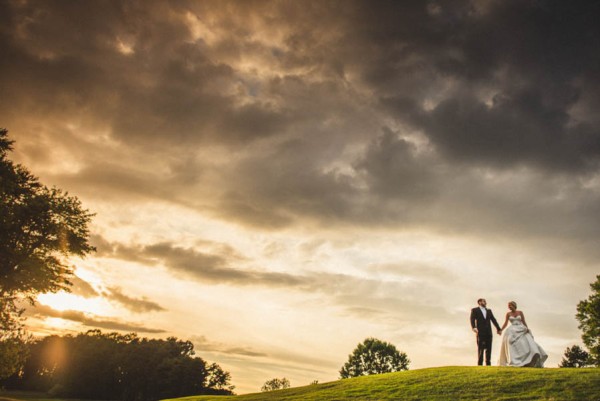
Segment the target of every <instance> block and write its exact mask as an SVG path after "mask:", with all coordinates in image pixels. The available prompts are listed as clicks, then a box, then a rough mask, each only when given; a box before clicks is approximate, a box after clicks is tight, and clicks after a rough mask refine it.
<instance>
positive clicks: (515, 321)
mask: <svg viewBox="0 0 600 401" xmlns="http://www.w3.org/2000/svg"><path fill="white" fill-rule="evenodd" d="M509 320H510V326H509V327H508V328H507V329H506V331H505V332H504V336H503V337H502V347H501V348H500V360H499V361H498V365H500V366H521V367H534V368H543V367H544V362H545V361H546V359H548V354H546V352H545V351H544V350H543V349H542V347H540V346H539V345H538V344H537V343H536V342H535V341H534V340H533V336H532V335H531V333H529V332H528V331H527V327H526V326H525V325H524V324H523V323H522V321H521V316H516V317H512V316H509Z"/></svg>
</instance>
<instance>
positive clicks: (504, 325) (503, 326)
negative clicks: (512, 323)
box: [500, 312, 510, 331]
mask: <svg viewBox="0 0 600 401" xmlns="http://www.w3.org/2000/svg"><path fill="white" fill-rule="evenodd" d="M509 313H510V312H507V313H506V319H504V324H503V325H502V328H501V329H500V331H504V328H505V327H506V325H507V324H508V314H509Z"/></svg>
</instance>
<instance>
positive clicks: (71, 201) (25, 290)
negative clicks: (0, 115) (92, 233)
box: [0, 129, 95, 334]
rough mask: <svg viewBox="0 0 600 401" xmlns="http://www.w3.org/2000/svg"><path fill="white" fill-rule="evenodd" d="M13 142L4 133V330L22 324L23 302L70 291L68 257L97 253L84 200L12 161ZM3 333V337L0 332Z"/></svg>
mask: <svg viewBox="0 0 600 401" xmlns="http://www.w3.org/2000/svg"><path fill="white" fill-rule="evenodd" d="M12 144H13V141H11V140H9V139H8V131H7V130H6V129H0V308H1V311H0V318H1V319H2V321H1V322H0V327H1V328H2V329H3V331H4V334H6V332H7V331H8V332H10V331H14V329H15V327H16V326H18V317H19V316H20V312H19V309H18V308H17V307H16V306H15V305H16V303H17V301H18V300H20V299H27V300H29V301H30V302H32V303H33V302H34V301H35V297H36V296H37V295H38V294H40V293H45V292H57V291H59V290H62V289H67V288H68V286H69V285H70V284H71V283H70V282H69V279H70V278H71V277H72V274H73V267H72V266H71V265H69V264H68V263H67V258H68V257H69V256H73V255H75V256H85V255H87V254H89V253H90V252H92V251H94V250H95V249H94V247H93V246H91V245H90V244H89V242H88V238H89V231H88V224H89V223H90V221H91V217H92V214H90V213H89V212H88V211H87V210H84V209H83V208H82V206H81V203H80V202H79V200H78V199H77V198H76V197H74V196H69V195H68V193H65V192H62V191H61V190H60V189H57V188H47V187H46V186H44V185H42V184H41V183H40V182H39V181H38V179H37V178H36V177H35V176H33V175H32V174H31V173H29V171H27V169H26V168H25V167H23V166H21V165H19V164H15V163H13V162H12V161H11V160H9V159H8V153H9V152H10V151H11V150H12ZM0 334H1V333H0Z"/></svg>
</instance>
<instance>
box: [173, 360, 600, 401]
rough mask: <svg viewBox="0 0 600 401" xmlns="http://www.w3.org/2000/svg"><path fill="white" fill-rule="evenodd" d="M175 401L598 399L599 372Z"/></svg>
mask: <svg viewBox="0 0 600 401" xmlns="http://www.w3.org/2000/svg"><path fill="white" fill-rule="evenodd" d="M177 400H178V401H226V400H235V401H253V400H261V401H262V400H264V401H275V400H289V401H293V400H303V401H304V400H314V401H317V400H318V401H328V400H420V401H430V400H431V401H433V400H435V401H438V400H440V401H441V400H462V401H470V400H489V401H494V400H503V401H507V400H515V401H516V400H519V401H523V400H547V401H550V400H553V401H558V400H565V401H570V400H581V401H584V400H585V401H590V400H600V369H597V368H589V369H531V368H505V367H504V368H500V367H442V368H429V369H419V370H411V371H406V372H398V373H389V374H383V375H374V376H366V377H359V378H354V379H345V380H339V381H335V382H330V383H323V384H316V385H309V386H304V387H296V388H291V389H286V390H279V391H273V392H269V393H255V394H245V395H239V396H227V397H223V396H220V397H215V396H193V397H184V398H178V399H177Z"/></svg>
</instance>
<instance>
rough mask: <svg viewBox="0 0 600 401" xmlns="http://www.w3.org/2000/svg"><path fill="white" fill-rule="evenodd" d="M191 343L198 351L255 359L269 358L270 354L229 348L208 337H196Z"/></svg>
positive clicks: (249, 349) (248, 349) (244, 348)
mask: <svg viewBox="0 0 600 401" xmlns="http://www.w3.org/2000/svg"><path fill="white" fill-rule="evenodd" d="M190 341H192V343H193V344H194V348H195V350H196V351H202V352H216V353H222V354H228V355H240V356H248V357H253V358H255V357H267V356H268V354H265V353H263V352H257V351H254V350H252V349H251V348H246V347H239V346H229V345H226V344H223V343H219V342H213V341H210V340H209V339H207V338H206V336H194V337H192V338H191V339H190Z"/></svg>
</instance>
